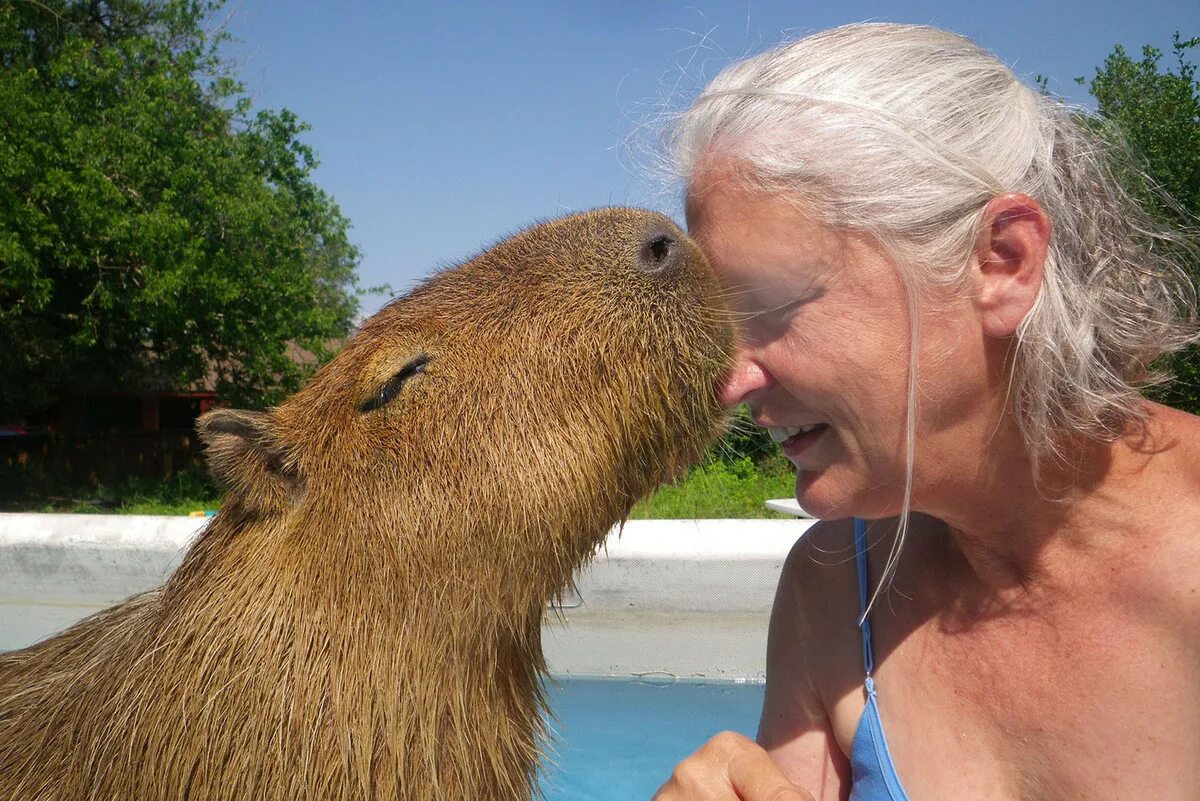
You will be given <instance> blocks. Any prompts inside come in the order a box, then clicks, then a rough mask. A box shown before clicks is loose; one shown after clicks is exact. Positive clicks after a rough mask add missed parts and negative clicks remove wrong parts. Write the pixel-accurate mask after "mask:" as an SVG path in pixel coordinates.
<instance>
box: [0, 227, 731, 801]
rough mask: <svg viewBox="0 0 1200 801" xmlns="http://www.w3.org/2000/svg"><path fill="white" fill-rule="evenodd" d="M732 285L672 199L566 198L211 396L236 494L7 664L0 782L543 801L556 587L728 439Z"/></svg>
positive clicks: (27, 791) (1, 691) (157, 794)
mask: <svg viewBox="0 0 1200 801" xmlns="http://www.w3.org/2000/svg"><path fill="white" fill-rule="evenodd" d="M657 230H662V231H668V232H669V233H670V235H671V236H672V237H673V238H675V240H676V242H677V246H678V247H679V248H681V249H682V251H680V252H677V253H676V256H677V259H676V262H675V263H673V264H672V265H670V269H668V270H664V271H663V273H662V274H659V275H650V274H647V273H646V272H645V271H643V270H640V269H639V268H638V267H637V263H638V259H639V258H642V257H643V256H644V253H642V252H641V251H640V250H639V249H640V248H642V247H643V245H644V241H645V239H646V236H647V232H648V231H649V232H651V233H653V232H654V231H657ZM716 293H717V289H716V285H715V283H714V281H713V279H712V276H711V274H710V273H709V272H708V269H707V267H706V266H705V265H704V264H703V259H702V257H701V256H700V255H699V253H698V251H696V250H695V248H694V246H693V245H692V244H691V243H690V242H688V241H687V240H686V239H685V238H684V237H683V236H682V234H680V233H679V232H678V231H677V230H676V229H674V227H673V226H671V225H670V223H669V222H667V221H666V220H665V219H664V218H661V217H658V216H657V215H651V214H647V213H644V212H636V211H632V210H625V209H613V210H602V211H598V212H589V213H585V214H581V215H575V216H573V217H568V218H564V219H562V220H558V221H553V222H550V223H547V224H544V225H542V226H538V227H536V228H534V229H531V230H529V231H527V232H525V233H522V234H518V235H517V236H515V237H513V238H511V239H509V240H506V241H505V242H502V243H501V244H499V245H497V246H496V247H495V248H493V249H491V250H490V251H487V252H485V253H483V254H482V255H480V256H479V257H477V258H475V259H473V260H471V261H469V262H467V263H465V264H463V265H460V266H459V267H456V268H454V269H451V270H448V271H446V272H444V273H442V274H440V275H437V276H435V277H433V278H432V279H430V280H429V281H428V282H426V283H425V284H424V285H422V286H420V287H419V288H418V289H416V290H415V291H413V292H412V293H411V294H410V295H408V296H407V297H404V298H401V299H399V300H397V301H394V302H393V303H391V304H389V305H388V306H387V307H385V308H384V309H383V310H382V311H380V312H379V313H378V314H376V315H375V316H374V317H372V318H371V319H369V320H368V321H366V323H365V324H364V325H363V327H362V329H361V331H360V332H359V333H358V335H357V336H355V337H354V338H353V339H352V340H351V341H350V342H348V343H347V345H346V346H345V348H343V350H342V351H341V352H340V353H339V354H338V356H337V357H336V358H335V359H334V360H333V361H332V362H330V363H329V364H328V365H326V366H325V367H324V368H322V369H321V370H320V371H319V372H318V373H317V374H316V375H315V376H314V377H313V379H312V380H311V381H310V383H309V384H308V385H307V386H306V387H305V388H304V389H303V390H301V391H300V392H299V393H297V394H296V395H294V396H293V397H292V398H290V399H288V400H287V401H286V402H284V403H283V404H282V405H280V406H279V407H277V408H275V409H273V410H271V411H269V412H239V411H234V410H218V411H215V412H211V413H209V414H208V415H206V416H205V417H203V418H202V419H201V420H200V423H199V431H200V434H201V436H202V437H203V438H204V440H205V442H206V443H207V445H208V449H209V462H210V466H211V469H212V470H213V472H214V473H215V475H216V476H217V477H218V478H219V479H220V480H222V481H223V482H224V483H225V485H226V486H227V488H228V493H227V495H226V500H225V504H224V506H223V508H222V510H221V512H220V514H218V515H217V516H216V517H215V518H214V519H213V521H212V522H211V523H210V524H209V525H208V526H207V527H206V528H205V529H204V531H203V532H202V533H201V535H200V537H199V538H198V540H197V542H196V543H195V544H194V545H193V546H192V548H191V549H190V550H189V551H188V553H187V555H186V557H185V558H184V560H183V563H182V565H181V566H180V568H179V569H178V570H177V571H176V572H175V573H174V574H173V575H172V576H171V578H170V579H169V580H168V581H167V583H166V584H165V585H164V586H163V587H161V588H159V589H157V590H154V591H152V592H149V593H145V594H142V595H138V596H134V597H133V598H130V599H128V600H126V601H125V602H123V603H121V604H120V605H118V606H115V607H113V608H111V609H108V610H106V611H103V612H100V613H98V614H96V615H93V616H92V617H90V618H88V619H86V620H84V621H83V622H81V623H79V624H78V625H76V626H74V627H73V628H71V629H68V630H67V631H65V632H63V633H62V634H59V635H57V636H55V637H53V638H50V639H48V640H46V641H43V642H41V643H39V644H37V645H34V646H32V647H30V648H27V649H25V650H22V651H17V652H13V653H9V654H5V655H2V656H0V799H22V800H23V801H26V800H28V801H39V800H44V801H50V800H51V799H53V800H55V801H57V800H59V799H71V801H75V800H76V799H93V798H94V799H188V800H189V801H209V800H212V801H215V800H216V799H235V798H237V799H267V800H268V801H271V800H275V799H279V800H280V801H282V799H323V800H325V799H327V800H328V801H336V800H338V799H347V800H348V799H397V798H402V799H410V800H412V801H422V800H424V799H445V800H447V801H448V800H449V799H472V801H474V800H475V799H479V800H481V801H482V800H483V799H488V801H491V800H493V799H514V800H515V799H527V798H529V797H530V796H531V794H532V792H533V788H534V783H535V771H536V766H537V764H538V758H539V755H538V752H537V744H536V743H537V736H538V735H539V734H540V732H541V717H540V715H541V712H542V709H543V699H542V694H541V690H540V684H539V678H540V674H541V672H542V671H543V669H544V666H545V665H544V660H543V656H542V650H541V640H540V625H541V618H542V612H543V609H544V607H545V604H546V603H547V601H548V600H549V599H550V598H552V597H553V596H554V595H555V594H556V593H558V592H559V591H561V590H562V588H563V587H564V586H565V585H566V584H568V583H569V582H570V580H571V576H572V573H573V571H574V570H575V569H576V568H577V567H578V566H579V565H581V564H582V563H583V562H585V561H586V560H587V559H588V558H589V557H590V556H591V554H592V553H593V552H594V550H595V548H596V546H597V545H598V543H600V542H601V541H602V539H603V537H604V535H605V533H606V532H607V531H608V530H609V528H610V527H611V526H612V525H613V523H614V522H616V521H618V520H620V519H622V518H623V517H624V516H625V515H627V514H628V511H629V509H630V507H631V505H632V504H633V502H634V501H635V500H636V499H637V498H638V497H640V496H642V495H643V494H645V493H646V492H647V491H649V490H650V489H651V488H652V487H653V486H654V485H655V484H656V483H658V482H660V481H661V480H663V479H664V478H666V477H668V476H669V475H671V474H672V473H674V472H676V471H677V470H679V469H680V468H681V467H682V466H683V465H684V464H686V463H687V462H688V461H690V460H693V459H694V458H695V457H696V456H697V455H698V454H699V452H700V449H701V448H702V447H703V445H704V443H705V442H706V441H707V440H708V439H709V437H710V436H711V435H712V434H713V433H714V432H715V430H716V428H717V426H718V424H719V419H720V410H719V408H718V405H717V403H716V401H715V399H714V396H713V387H714V383H715V381H716V379H717V378H718V376H719V375H720V373H721V371H722V370H723V369H724V365H725V364H726V360H727V358H728V353H729V349H730V347H731V344H730V332H729V329H728V326H727V325H726V323H725V322H722V321H721V319H720V318H721V316H722V314H721V313H720V312H718V311H717V310H716V309H715V304H716V303H717V301H716ZM421 355H426V356H427V357H428V359H429V361H428V364H427V365H426V366H425V368H424V370H423V371H422V372H419V373H415V374H414V375H412V376H411V377H410V378H409V379H408V380H407V381H405V382H404V385H403V386H402V388H401V390H400V392H399V393H398V394H397V396H396V397H395V398H394V399H393V400H392V401H391V402H389V403H387V404H385V405H383V406H382V407H380V408H378V409H375V410H372V411H367V412H361V411H359V409H360V406H362V404H363V403H364V401H366V400H368V399H370V398H372V397H375V394H376V393H378V391H379V389H380V387H381V386H383V385H384V384H385V383H386V382H387V381H388V380H389V378H391V377H392V376H394V375H396V374H397V372H398V371H400V370H401V369H402V368H403V367H404V366H405V365H406V364H409V363H411V362H412V360H413V359H414V358H417V357H419V356H421Z"/></svg>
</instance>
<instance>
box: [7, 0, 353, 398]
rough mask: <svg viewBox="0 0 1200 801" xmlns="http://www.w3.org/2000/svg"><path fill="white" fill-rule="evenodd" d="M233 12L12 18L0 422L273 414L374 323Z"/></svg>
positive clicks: (204, 4) (189, 2) (176, 7)
mask: <svg viewBox="0 0 1200 801" xmlns="http://www.w3.org/2000/svg"><path fill="white" fill-rule="evenodd" d="M220 5H221V0H217V1H216V2H209V1H208V0H161V1H160V0H108V1H107V2H103V1H101V0H91V1H90V2H80V1H79V0H4V1H3V2H0V342H3V343H4V345H3V347H4V357H3V358H2V359H0V418H3V417H4V416H8V415H12V414H18V413H20V411H21V410H24V409H28V408H30V407H33V406H36V405H38V404H41V403H45V402H47V401H49V400H52V399H55V398H61V397H67V396H70V395H82V394H85V393H88V392H92V391H96V390H101V389H110V390H111V389H115V388H125V389H130V390H137V389H150V388H158V387H172V386H173V387H181V386H185V385H188V384H192V383H193V382H196V381H199V380H201V379H203V378H205V377H206V376H213V377H214V378H215V383H216V388H217V390H218V392H220V393H221V394H222V395H223V396H224V397H225V398H227V399H229V400H231V401H233V402H236V403H239V404H262V403H266V402H270V401H272V400H275V399H277V398H278V397H280V396H281V395H283V394H285V393H287V392H289V391H291V390H293V389H294V388H295V387H296V386H297V384H298V383H299V381H300V380H301V378H302V377H303V373H304V368H303V367H302V366H300V365H297V364H296V362H295V360H294V359H292V358H289V343H293V344H294V345H297V346H299V347H301V348H304V349H305V350H308V351H310V352H312V353H314V354H316V355H317V357H318V358H325V357H327V356H328V352H327V351H328V343H329V341H330V340H331V339H336V338H338V337H343V336H345V335H346V334H347V333H348V331H349V330H350V328H351V325H352V320H353V316H354V314H355V312H356V311H357V307H358V297H359V295H360V294H361V293H362V290H360V289H359V288H358V284H357V278H356V274H355V269H356V267H357V264H358V259H359V254H358V252H357V250H356V249H355V247H354V246H353V245H352V244H351V243H350V241H349V239H348V238H347V229H348V227H349V223H348V221H347V220H346V218H345V217H344V216H343V215H342V214H341V212H340V211H339V209H338V207H337V205H336V204H335V203H334V202H333V200H332V199H331V198H330V197H329V196H327V195H326V194H325V193H324V192H322V191H321V190H320V189H319V188H318V187H317V186H316V185H314V183H313V182H312V171H313V169H314V168H315V166H316V159H315V157H314V154H313V152H312V151H311V150H310V149H309V148H308V147H307V146H306V145H305V144H304V143H303V142H302V141H301V138H300V136H301V134H302V132H303V131H304V130H305V129H306V126H305V125H304V124H303V123H301V122H300V121H299V120H298V119H297V118H296V116H295V115H294V114H292V113H291V112H289V111H286V110H284V111H278V112H276V111H258V112H257V113H256V114H254V113H252V111H251V104H250V101H249V100H248V98H247V97H246V96H245V92H244V89H243V87H242V86H241V85H240V84H239V83H238V82H237V81H236V80H233V79H232V78H231V77H230V76H229V74H228V73H227V70H226V69H225V68H224V65H223V62H222V61H221V58H220V56H219V54H218V47H219V45H220V44H221V42H222V41H223V39H224V34H222V33H221V32H220V31H219V30H215V31H214V30H210V29H208V28H207V27H206V25H207V24H208V21H209V20H211V19H212V18H213V12H214V11H215V10H216V9H217V8H218V7H219V6H220Z"/></svg>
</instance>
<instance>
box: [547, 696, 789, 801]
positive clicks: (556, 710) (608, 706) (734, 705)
mask: <svg viewBox="0 0 1200 801" xmlns="http://www.w3.org/2000/svg"><path fill="white" fill-rule="evenodd" d="M547 689H548V696H549V700H550V706H551V708H552V710H553V714H554V717H555V720H554V721H552V723H551V726H552V729H553V731H554V733H555V737H554V740H555V743H554V747H553V754H554V757H553V763H554V764H553V765H552V766H551V767H550V768H549V769H548V770H547V771H546V772H545V775H544V776H543V777H542V782H541V785H542V791H543V792H544V793H545V798H546V801H618V800H619V801H649V799H650V797H651V796H652V795H654V791H655V790H657V789H658V788H659V786H660V785H661V784H662V783H663V782H665V781H666V780H667V778H668V777H670V775H671V770H672V769H673V768H674V767H675V764H676V763H677V762H679V761H680V760H681V759H683V758H684V757H686V756H687V755H688V754H690V753H692V752H693V751H695V750H696V749H697V748H698V747H700V745H701V744H703V743H704V741H705V740H707V739H708V738H709V737H711V736H712V735H714V734H716V733H717V732H719V731H725V730H732V731H738V732H741V733H742V734H745V735H746V736H748V737H753V736H754V733H755V731H756V730H757V729H758V717H759V712H760V710H761V708H762V700H763V692H764V690H765V687H764V685H762V684H758V683H748V684H739V683H733V682H698V681H692V680H681V681H664V680H662V679H660V678H654V679H561V678H560V679H558V680H557V681H556V683H555V684H553V685H551V686H549V687H548V688H547Z"/></svg>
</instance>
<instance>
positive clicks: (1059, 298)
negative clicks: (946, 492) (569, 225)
mask: <svg viewBox="0 0 1200 801" xmlns="http://www.w3.org/2000/svg"><path fill="white" fill-rule="evenodd" d="M1098 125H1099V123H1098V121H1096V120H1095V119H1092V118H1088V117H1087V116H1086V115H1084V114H1083V113H1082V112H1080V111H1079V110H1076V109H1072V108H1070V107H1067V106H1065V105H1063V104H1062V103H1060V102H1058V101H1056V100H1054V99H1052V98H1050V97H1047V96H1044V95H1041V94H1039V93H1038V92H1036V91H1034V90H1033V89H1031V88H1030V87H1028V86H1026V85H1024V84H1022V83H1021V82H1020V81H1018V80H1017V79H1016V77H1015V76H1014V75H1013V74H1012V72H1011V71H1010V70H1009V69H1008V68H1007V67H1005V66H1004V65H1003V64H1002V63H1000V61H998V60H997V59H996V58H995V57H994V56H993V55H991V54H990V53H988V52H987V51H985V50H983V49H982V48H980V47H978V46H976V45H975V44H973V43H972V42H970V41H968V40H967V39H965V38H963V37H961V36H959V35H957V34H953V33H949V32H947V31H943V30H939V29H937V28H930V27H925V26H912V25H896V24H882V23H876V24H859V25H848V26H844V27H840V28H834V29H832V30H827V31H822V32H820V33H816V34H813V35H811V36H807V37H805V38H803V39H799V40H797V41H794V42H790V43H787V44H784V45H781V46H779V47H776V48H774V49H772V50H770V51H768V52H765V53H763V54H761V55H758V56H755V57H753V58H750V59H747V60H745V61H741V62H738V63H735V64H733V65H731V66H729V67H727V68H726V69H724V70H723V71H722V72H721V73H720V74H719V75H718V76H717V77H716V78H715V79H714V80H713V81H712V82H711V83H710V84H708V86H707V87H706V88H705V89H704V91H703V92H702V93H701V94H700V96H699V97H698V98H697V99H696V100H695V101H694V102H693V103H692V105H691V107H690V108H689V109H688V110H687V111H686V112H684V113H683V114H682V115H681V116H680V117H679V118H678V119H677V120H676V121H675V124H674V127H673V130H672V131H671V132H670V138H669V148H670V156H671V158H672V160H673V161H674V168H675V169H676V170H677V171H678V173H679V174H680V175H682V176H684V177H685V178H689V177H690V176H692V174H693V173H694V171H695V170H696V169H697V167H698V166H700V163H701V161H702V159H704V158H705V157H706V154H708V153H709V152H710V151H719V152H721V153H724V154H728V155H732V156H734V157H736V158H738V159H739V160H740V161H742V162H744V164H745V166H746V167H747V169H748V172H749V174H750V175H751V176H752V180H753V181H754V182H755V183H756V184H760V185H761V186H762V187H763V188H768V189H772V190H776V191H782V192H784V193H787V194H791V195H796V196H798V197H801V198H803V199H804V201H805V202H806V203H807V204H808V205H809V206H810V207H811V208H814V209H815V210H816V211H817V213H818V215H819V216H820V217H821V218H822V219H823V220H824V222H826V223H828V224H830V225H833V226H836V227H841V228H844V229H848V230H853V231H858V232H862V233H865V234H868V235H870V236H871V237H873V238H874V239H876V240H877V241H878V242H879V243H880V244H881V245H883V246H885V247H887V248H888V249H890V250H891V252H893V253H894V254H895V256H896V258H897V261H898V262H899V263H900V264H901V265H902V270H901V273H902V277H903V278H904V280H905V283H906V285H907V286H908V287H909V296H910V300H909V302H910V316H911V319H912V321H913V339H912V343H911V360H910V370H909V423H908V461H907V476H906V487H905V498H904V511H903V514H902V519H903V522H902V529H903V528H905V527H906V526H905V523H906V522H907V512H908V508H909V503H910V500H911V492H912V462H913V453H914V436H915V432H914V425H913V421H914V420H915V416H914V415H915V411H914V409H915V405H916V398H917V393H916V352H917V346H916V342H917V334H918V332H917V329H916V320H917V318H918V315H917V313H916V298H917V297H918V296H919V295H920V293H921V291H922V289H923V288H926V287H930V286H937V285H941V286H943V287H946V288H953V287H955V286H956V285H959V282H961V281H963V280H964V279H965V278H966V277H967V276H968V268H969V265H970V259H969V256H970V253H971V250H972V246H973V243H974V242H975V239H976V236H977V234H978V232H979V227H980V224H981V221H982V213H983V209H984V207H985V206H986V205H987V203H988V202H989V201H990V200H992V199H993V198H995V197H997V196H998V195H1001V194H1004V193H1008V192H1021V193H1024V194H1026V195H1028V196H1029V197H1031V198H1033V199H1035V200H1036V201H1037V202H1038V203H1039V204H1041V206H1042V208H1043V209H1044V210H1045V212H1046V214H1047V215H1048V217H1049V218H1050V220H1051V224H1052V233H1051V237H1050V243H1049V251H1048V253H1047V255H1046V260H1045V265H1044V275H1043V281H1042V286H1041V289H1040V292H1039V294H1038V297H1037V299H1036V301H1035V304H1034V306H1033V308H1032V309H1031V310H1030V312H1029V313H1028V315H1027V316H1026V317H1025V319H1024V321H1023V322H1022V323H1021V325H1020V328H1019V330H1018V332H1017V335H1016V347H1015V349H1014V354H1013V359H1012V377H1011V378H1012V383H1011V400H1010V409H1011V412H1012V414H1013V416H1014V418H1015V420H1016V422H1017V424H1018V425H1019V427H1020V430H1021V432H1022V435H1023V437H1024V439H1025V442H1026V445H1027V447H1028V449H1029V452H1030V454H1031V457H1032V459H1033V461H1034V464H1035V465H1036V464H1038V463H1039V462H1040V461H1041V460H1042V458H1043V457H1045V456H1047V455H1050V454H1054V453H1057V452H1058V450H1059V448H1060V447H1061V445H1062V444H1063V443H1064V442H1066V441H1067V440H1069V439H1071V438H1073V437H1076V436H1079V435H1082V436H1084V437H1087V438H1089V439H1100V440H1104V439H1112V438H1115V437H1117V436H1119V435H1120V434H1121V433H1122V432H1123V431H1126V430H1128V427H1129V425H1130V424H1131V423H1136V422H1138V421H1140V420H1141V419H1143V418H1144V415H1145V408H1144V404H1142V403H1141V398H1140V394H1139V390H1140V389H1141V388H1143V387H1145V386H1146V385H1147V384H1149V383H1152V382H1154V381H1157V380H1160V379H1161V376H1158V375H1156V374H1154V372H1153V371H1152V370H1151V367H1150V365H1151V363H1152V362H1153V361H1154V360H1155V359H1157V358H1158V357H1160V356H1162V355H1164V354H1167V353H1170V352H1172V351H1174V350H1177V349H1179V348H1181V347H1183V346H1184V345H1186V344H1188V343H1189V342H1191V341H1195V339H1196V332H1195V320H1196V291H1195V287H1194V285H1193V284H1192V282H1191V280H1190V279H1189V278H1188V276H1187V274H1186V273H1185V272H1184V271H1183V270H1182V269H1181V268H1180V266H1179V264H1178V262H1177V259H1179V255H1178V254H1179V253H1180V252H1181V250H1188V249H1189V248H1191V247H1192V244H1191V240H1190V239H1189V238H1188V237H1186V236H1184V235H1182V234H1176V233H1173V232H1172V231H1170V230H1169V229H1168V228H1166V227H1164V226H1162V225H1160V224H1158V223H1157V222H1155V221H1154V220H1153V219H1152V218H1151V217H1150V216H1149V215H1148V214H1147V213H1145V212H1144V211H1143V210H1142V208H1141V207H1140V206H1139V205H1138V204H1137V203H1136V202H1135V201H1134V200H1133V199H1131V197H1130V196H1129V195H1128V194H1127V193H1126V192H1125V190H1124V189H1123V188H1122V186H1121V184H1120V182H1119V181H1118V180H1117V178H1116V174H1117V172H1118V171H1119V170H1126V169H1129V168H1130V167H1129V164H1130V162H1129V161H1128V160H1127V159H1125V158H1124V156H1123V155H1122V151H1121V149H1120V148H1119V147H1117V146H1115V145H1114V144H1112V142H1111V139H1110V138H1109V137H1106V136H1103V135H1101V134H1100V133H1099V132H1098ZM1189 252H1193V253H1194V250H1193V251H1189ZM902 536H903V535H901V537H900V538H898V539H899V540H902ZM898 545H899V542H898V543H897V550H895V551H894V552H893V558H892V559H889V560H888V567H887V568H886V569H885V574H890V572H891V570H892V569H893V568H894V556H895V554H897V553H898Z"/></svg>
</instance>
